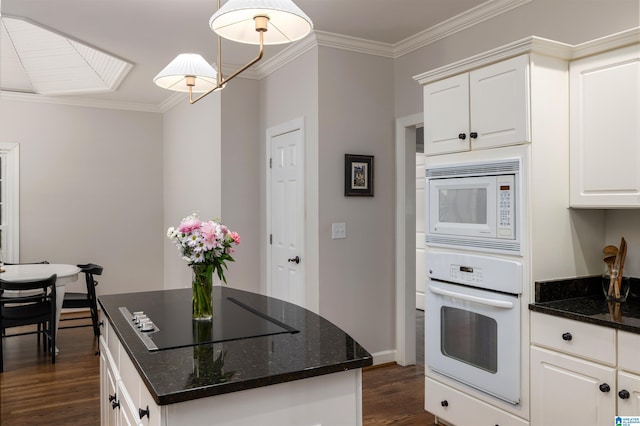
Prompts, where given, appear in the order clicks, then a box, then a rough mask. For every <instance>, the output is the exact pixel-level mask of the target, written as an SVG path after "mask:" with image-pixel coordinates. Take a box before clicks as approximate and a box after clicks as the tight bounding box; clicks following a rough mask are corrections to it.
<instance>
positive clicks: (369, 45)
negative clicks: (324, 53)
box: [315, 31, 395, 58]
mask: <svg viewBox="0 0 640 426" xmlns="http://www.w3.org/2000/svg"><path fill="white" fill-rule="evenodd" d="M315 34H316V40H317V44H318V46H323V47H332V48H334V49H342V50H348V51H350V52H356V53H364V54H367V55H375V56H383V57H385V58H394V57H395V53H394V49H393V45H391V44H389V43H381V42H377V41H371V40H365V39H362V38H357V37H350V36H345V35H341V34H334V33H329V32H326V31H315Z"/></svg>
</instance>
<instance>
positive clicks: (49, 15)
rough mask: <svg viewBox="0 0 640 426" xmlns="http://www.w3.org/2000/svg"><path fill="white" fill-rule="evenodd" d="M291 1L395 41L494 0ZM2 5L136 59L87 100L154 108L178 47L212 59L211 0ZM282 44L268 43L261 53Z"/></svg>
mask: <svg viewBox="0 0 640 426" xmlns="http://www.w3.org/2000/svg"><path fill="white" fill-rule="evenodd" d="M294 1H295V3H296V4H297V5H298V6H299V7H300V8H301V9H302V10H303V11H304V12H305V13H306V14H307V15H308V16H309V17H310V18H311V20H312V21H313V23H314V29H316V30H319V31H324V32H329V33H335V34H341V35H346V36H350V37H356V38H361V39H365V40H370V41H375V42H380V43H385V44H388V45H389V46H393V45H395V44H397V43H400V42H402V41H403V40H406V39H407V38H409V37H411V36H413V35H416V34H418V33H420V32H421V31H424V30H426V29H429V28H432V27H433V26H435V25H437V24H439V23H441V22H444V21H446V20H448V19H451V18H453V17H455V16H457V15H460V14H462V13H464V12H465V11H468V10H470V9H473V8H475V7H477V6H479V5H481V4H483V3H485V2H486V3H489V2H491V1H494V0H489V1H487V0H294ZM223 3H224V1H223ZM391 6H393V7H391ZM0 7H1V9H0V13H1V14H2V15H4V16H10V17H20V18H26V19H27V20H29V21H31V22H33V23H35V24H38V25H39V26H43V27H45V28H48V29H50V30H51V31H53V32H54V33H57V34H60V35H64V36H66V37H68V38H69V39H71V40H72V41H76V42H80V43H83V44H85V45H87V46H90V47H93V48H95V49H97V50H99V51H102V52H105V53H109V54H111V55H113V56H115V57H117V58H120V59H123V60H124V61H126V62H129V63H131V64H133V67H132V69H131V70H130V71H129V73H128V74H127V75H126V77H125V78H124V80H123V81H122V83H121V84H120V85H119V86H118V88H117V90H115V91H114V92H109V93H96V94H92V95H90V96H89V95H82V96H83V97H85V98H86V97H90V98H92V99H95V100H103V101H112V102H124V103H131V104H139V105H153V106H158V105H160V104H161V103H162V102H163V101H165V100H166V99H167V98H169V97H170V96H172V95H173V92H169V91H166V90H164V89H161V88H159V87H157V86H155V85H154V84H153V82H152V79H153V77H154V76H155V75H156V74H157V73H158V72H159V71H160V70H161V69H162V68H164V66H165V65H166V64H167V63H169V62H170V61H171V60H172V59H173V58H174V57H175V56H176V55H177V54H178V53H183V52H189V53H200V54H201V55H202V56H204V58H205V59H206V60H207V61H209V62H211V63H214V62H215V59H216V37H215V33H213V31H211V30H210V29H209V26H208V22H209V18H210V17H211V15H212V14H213V13H214V12H215V10H216V1H215V0H55V1H52V0H2V1H1V2H0ZM0 36H1V35H0ZM284 47H286V46H267V47H266V48H265V58H269V57H272V56H274V55H275V54H276V53H278V52H279V51H280V50H282V49H283V48H284ZM222 49H223V63H224V65H225V66H226V65H230V66H232V67H233V66H234V65H241V64H244V63H246V62H248V61H249V60H250V59H252V58H253V57H254V56H255V55H256V53H257V51H256V47H255V46H247V45H241V44H238V43H233V42H228V41H225V42H223V45H222ZM1 78H2V75H0V79H1Z"/></svg>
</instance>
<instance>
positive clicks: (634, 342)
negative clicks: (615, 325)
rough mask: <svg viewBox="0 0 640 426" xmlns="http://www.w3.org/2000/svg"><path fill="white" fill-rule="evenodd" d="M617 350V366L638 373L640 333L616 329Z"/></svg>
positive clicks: (639, 369) (639, 365) (639, 368)
mask: <svg viewBox="0 0 640 426" xmlns="http://www.w3.org/2000/svg"><path fill="white" fill-rule="evenodd" d="M618 351H619V352H618V367H620V368H622V369H623V370H627V371H631V372H632V373H636V374H640V334H634V333H629V332H626V331H618ZM638 414H640V411H638Z"/></svg>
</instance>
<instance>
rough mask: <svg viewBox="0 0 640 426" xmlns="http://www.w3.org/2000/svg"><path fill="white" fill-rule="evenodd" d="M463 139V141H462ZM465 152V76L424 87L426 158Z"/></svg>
mask: <svg viewBox="0 0 640 426" xmlns="http://www.w3.org/2000/svg"><path fill="white" fill-rule="evenodd" d="M462 135H464V139H462ZM467 150H469V74H468V73H464V74H461V75H457V76H455V77H450V78H447V79H445V80H441V81H436V82H435V83H431V84H427V85H426V86H425V87H424V152H425V154H426V155H435V154H444V153H448V152H459V151H467Z"/></svg>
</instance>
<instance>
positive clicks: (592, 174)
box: [570, 45, 640, 208]
mask: <svg viewBox="0 0 640 426" xmlns="http://www.w3.org/2000/svg"><path fill="white" fill-rule="evenodd" d="M570 88H571V109H570V110H571V137H570V152H571V159H570V162H571V205H572V206H573V207H601V208H607V207H611V208H615V207H640V168H639V167H638V164H640V120H638V117H640V45H634V46H630V47H626V48H623V49H618V50H614V51H610V52H606V53H602V54H598V55H594V56H590V57H586V58H583V59H579V60H576V61H574V62H572V63H571V64H570Z"/></svg>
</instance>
